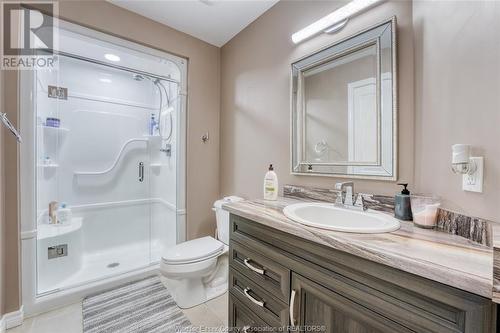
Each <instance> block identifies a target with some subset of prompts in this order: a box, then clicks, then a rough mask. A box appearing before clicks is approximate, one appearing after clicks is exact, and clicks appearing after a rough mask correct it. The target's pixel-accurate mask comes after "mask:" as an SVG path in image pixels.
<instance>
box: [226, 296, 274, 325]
mask: <svg viewBox="0 0 500 333" xmlns="http://www.w3.org/2000/svg"><path fill="white" fill-rule="evenodd" d="M229 327H230V328H231V330H234V331H235V332H242V333H251V332H266V331H269V330H266V328H269V327H271V326H270V325H268V324H267V323H266V322H265V321H264V320H262V319H261V318H260V317H259V316H257V315H256V314H255V313H253V312H252V311H251V310H250V309H249V308H248V307H247V306H245V305H243V303H242V302H240V301H239V300H238V298H237V297H236V296H234V295H232V294H231V293H229Z"/></svg>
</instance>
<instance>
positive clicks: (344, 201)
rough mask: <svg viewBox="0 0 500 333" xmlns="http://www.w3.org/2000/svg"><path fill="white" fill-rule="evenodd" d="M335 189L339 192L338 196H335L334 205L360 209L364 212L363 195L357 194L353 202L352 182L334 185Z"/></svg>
mask: <svg viewBox="0 0 500 333" xmlns="http://www.w3.org/2000/svg"><path fill="white" fill-rule="evenodd" d="M335 189H336V190H337V191H339V196H337V201H336V202H335V203H336V204H338V205H341V206H343V207H346V208H360V209H361V210H366V208H365V205H364V201H363V195H362V194H361V193H358V195H357V196H356V200H355V201H354V197H355V195H354V183H353V182H343V183H336V184H335Z"/></svg>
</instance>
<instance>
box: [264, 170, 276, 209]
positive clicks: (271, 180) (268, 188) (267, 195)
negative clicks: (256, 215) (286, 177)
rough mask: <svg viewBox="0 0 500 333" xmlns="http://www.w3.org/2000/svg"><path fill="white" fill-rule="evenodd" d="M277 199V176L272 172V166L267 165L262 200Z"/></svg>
mask: <svg viewBox="0 0 500 333" xmlns="http://www.w3.org/2000/svg"><path fill="white" fill-rule="evenodd" d="M277 199H278V176H277V175H276V172H274V168H273V165H272V164H270V165H269V171H267V173H266V175H265V177H264V200H273V201H274V200H277Z"/></svg>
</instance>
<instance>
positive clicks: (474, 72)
mask: <svg viewBox="0 0 500 333" xmlns="http://www.w3.org/2000/svg"><path fill="white" fill-rule="evenodd" d="M499 18H500V2H498V1H475V2H474V1H458V2H453V3H449V2H446V1H443V2H441V1H435V2H426V1H423V2H420V1H415V2H414V5H413V25H414V38H415V119H416V126H415V128H416V142H415V147H416V155H415V156H416V158H415V161H416V164H415V169H416V177H415V180H416V183H417V185H418V188H419V189H420V190H422V191H426V192H432V193H436V194H439V195H441V196H442V197H444V198H446V199H447V201H448V202H447V205H448V206H450V207H452V208H454V209H458V210H464V211H466V212H468V213H470V214H473V215H476V216H480V217H484V218H488V219H492V220H495V221H498V222H500V139H499V137H498V134H499V133H500V129H499V127H500V19H499ZM455 143H469V144H471V145H473V147H474V148H473V153H475V154H477V155H483V156H485V178H484V192H483V193H482V194H479V193H471V192H464V191H462V188H461V187H462V184H461V177H460V176H458V175H455V174H453V173H452V172H451V171H450V161H451V145H452V144H455Z"/></svg>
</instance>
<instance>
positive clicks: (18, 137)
mask: <svg viewBox="0 0 500 333" xmlns="http://www.w3.org/2000/svg"><path fill="white" fill-rule="evenodd" d="M0 118H2V123H3V124H4V126H5V127H7V129H8V130H9V131H10V132H11V133H12V134H13V135H14V136H15V137H16V140H17V142H19V143H22V142H23V139H22V138H21V134H19V132H18V131H17V130H16V128H15V127H14V125H12V123H11V122H10V121H9V118H7V114H6V113H3V112H2V113H0Z"/></svg>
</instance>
